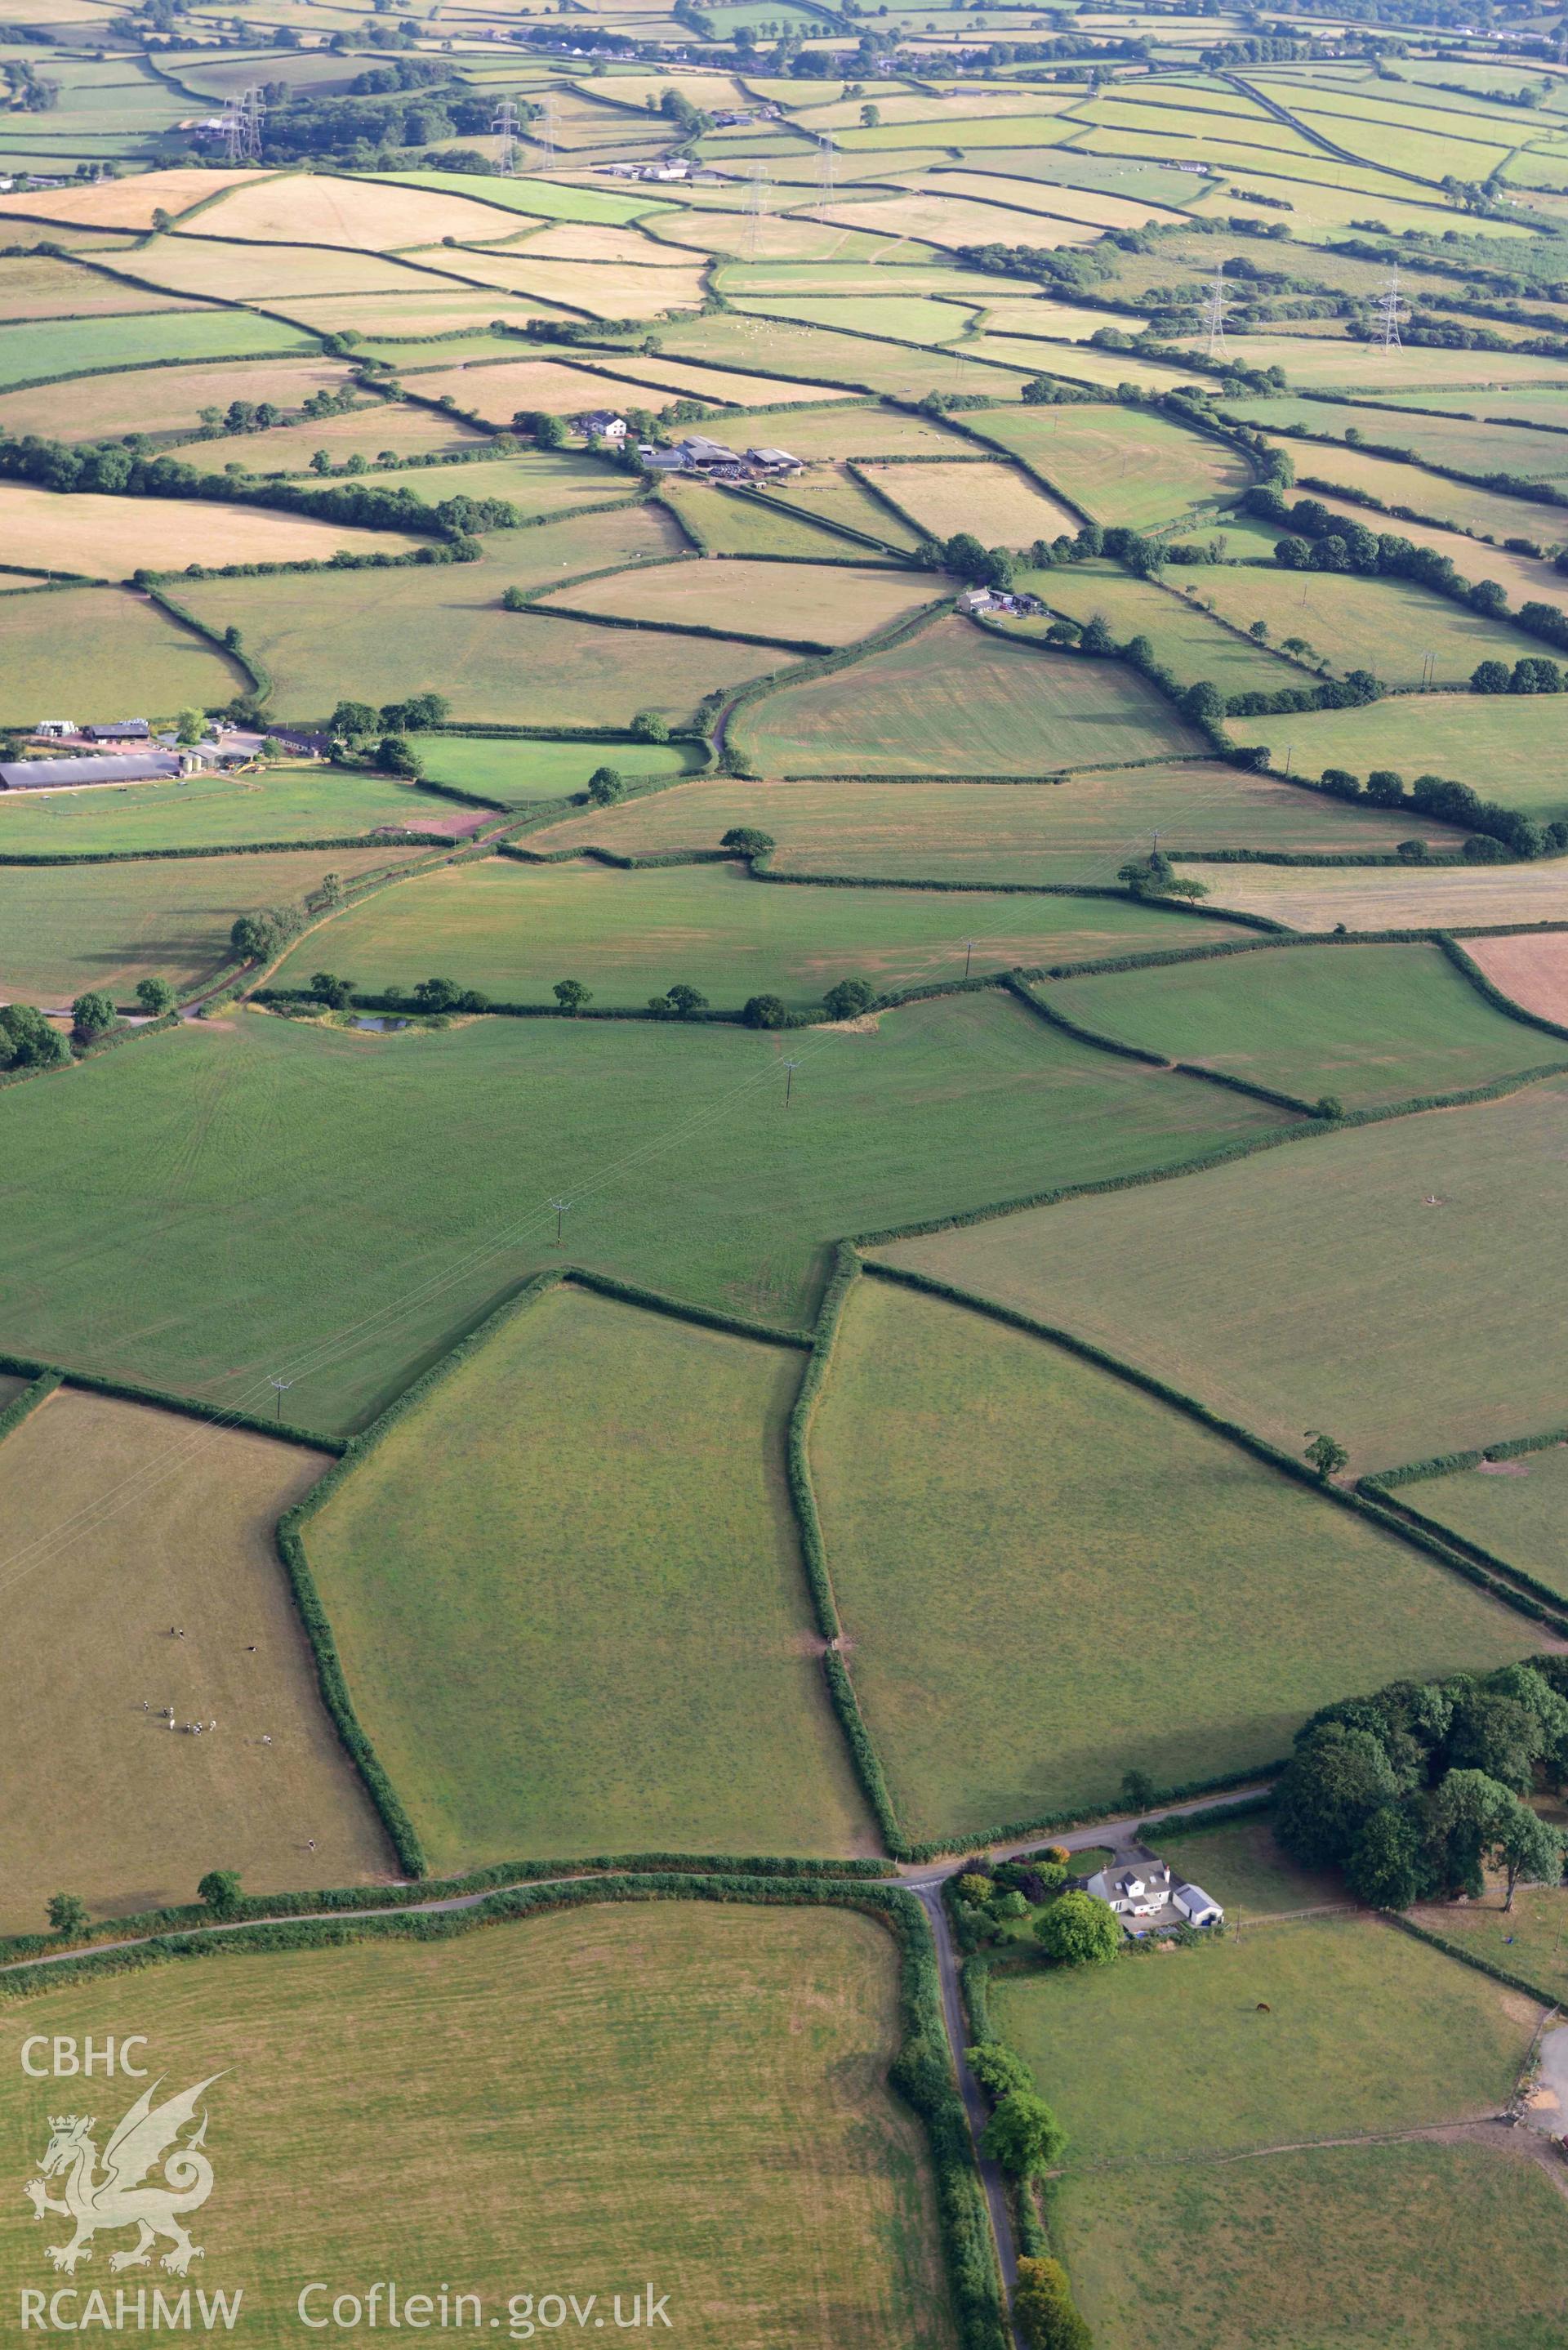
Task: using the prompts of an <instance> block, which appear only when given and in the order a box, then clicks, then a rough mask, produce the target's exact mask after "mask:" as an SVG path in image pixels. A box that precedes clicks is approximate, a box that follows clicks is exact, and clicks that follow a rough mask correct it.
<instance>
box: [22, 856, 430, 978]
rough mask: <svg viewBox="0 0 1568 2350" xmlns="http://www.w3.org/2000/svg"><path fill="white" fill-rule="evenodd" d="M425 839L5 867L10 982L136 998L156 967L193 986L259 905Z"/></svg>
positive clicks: (297, 894)
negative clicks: (400, 844)
mask: <svg viewBox="0 0 1568 2350" xmlns="http://www.w3.org/2000/svg"><path fill="white" fill-rule="evenodd" d="M419 854H420V851H419V850H418V849H402V848H327V849H316V850H311V849H307V848H304V847H301V848H299V849H296V850H289V849H284V850H281V851H279V852H278V853H277V854H275V855H267V854H263V855H261V856H257V857H202V858H192V859H191V860H189V861H188V862H187V861H184V860H180V861H173V862H169V863H164V862H162V861H161V860H160V859H156V858H153V859H149V860H148V861H147V862H146V863H141V862H140V861H139V862H136V863H128V864H124V865H92V866H87V867H82V866H69V865H40V866H35V867H32V868H27V867H23V866H9V867H4V868H0V991H3V992H4V993H6V994H7V995H17V996H21V997H23V998H25V999H26V1001H27V1002H29V1003H45V1004H56V1003H69V1002H70V1000H71V998H72V997H73V996H74V995H77V994H78V993H80V991H81V990H82V989H83V988H86V987H96V988H105V989H107V990H108V992H109V994H110V995H112V996H113V997H114V998H115V1000H116V1002H117V1003H121V1004H122V1005H124V1006H126V1007H127V1008H134V1006H133V1003H132V996H133V991H134V989H135V987H136V983H137V982H138V980H140V979H145V978H146V977H147V976H148V974H149V973H150V972H154V973H156V974H157V975H158V976H159V977H160V978H162V979H167V980H169V981H170V982H171V984H172V985H174V986H175V987H177V988H180V989H185V988H189V987H193V986H194V985H196V983H198V982H199V981H201V980H203V979H206V978H207V977H209V976H210V975H211V974H213V972H218V971H220V970H222V968H223V965H224V964H225V963H227V962H231V961H232V960H233V957H232V954H231V951H230V947H229V931H230V929H231V927H232V926H233V924H234V920H235V919H236V917H237V916H238V915H241V914H245V913H249V912H250V911H251V910H253V909H254V908H255V907H257V906H276V905H291V906H297V905H300V904H302V903H303V901H304V899H306V896H307V895H308V894H309V892H310V891H311V890H313V889H316V888H317V885H318V884H319V882H320V880H321V878H322V876H323V874H325V873H329V872H330V873H337V874H340V875H341V876H342V878H343V879H344V880H345V881H350V880H352V879H354V878H355V877H356V876H357V875H360V874H366V873H373V872H376V871H378V870H380V869H383V868H388V867H390V866H393V865H396V864H398V863H400V862H403V861H406V860H407V859H408V858H410V857H417V856H418V855H419Z"/></svg>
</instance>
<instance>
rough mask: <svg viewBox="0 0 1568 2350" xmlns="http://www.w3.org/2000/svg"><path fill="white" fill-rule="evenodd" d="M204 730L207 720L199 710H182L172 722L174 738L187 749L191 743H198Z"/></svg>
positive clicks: (205, 729)
mask: <svg viewBox="0 0 1568 2350" xmlns="http://www.w3.org/2000/svg"><path fill="white" fill-rule="evenodd" d="M206 731H207V721H206V718H205V715H204V714H203V712H201V711H200V710H182V712H180V715H179V717H178V718H177V719H176V720H175V722H174V739H175V741H176V742H177V743H182V744H183V745H184V746H185V748H186V749H187V750H189V748H190V747H191V745H192V743H199V742H200V741H201V740H202V735H203V734H205V733H206Z"/></svg>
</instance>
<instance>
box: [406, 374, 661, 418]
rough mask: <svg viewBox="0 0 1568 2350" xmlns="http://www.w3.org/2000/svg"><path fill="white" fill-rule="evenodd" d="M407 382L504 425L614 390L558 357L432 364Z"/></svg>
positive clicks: (584, 403)
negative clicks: (467, 364) (447, 365)
mask: <svg viewBox="0 0 1568 2350" xmlns="http://www.w3.org/2000/svg"><path fill="white" fill-rule="evenodd" d="M409 381H410V389H411V390H415V391H417V392H418V393H419V395H420V398H421V400H444V399H445V397H446V395H447V393H448V392H450V393H451V394H452V398H453V400H455V401H456V402H457V405H458V407H459V408H461V409H464V410H466V411H469V412H470V413H471V414H472V415H474V416H483V418H484V419H485V421H486V422H487V423H491V424H510V423H511V421H512V419H513V418H514V416H517V415H526V414H528V413H530V412H532V411H535V410H536V409H543V410H544V411H546V412H547V413H548V414H550V415H552V416H573V415H575V414H576V411H578V410H579V409H583V408H603V407H604V406H606V405H607V402H608V401H609V400H611V399H613V397H614V394H615V386H614V385H613V384H611V383H607V382H606V380H605V379H604V377H603V376H601V375H590V374H589V373H588V371H587V369H586V368H574V367H566V366H563V365H562V363H561V362H560V361H559V360H558V359H503V360H501V361H500V362H499V363H498V364H496V365H493V366H492V365H489V364H485V365H482V366H473V367H455V368H434V369H431V370H430V371H429V372H428V373H427V372H426V371H425V370H424V369H421V371H420V373H419V374H418V375H414V376H410V379H409ZM630 396H631V395H630V394H629V392H628V399H629V398H630ZM672 396H673V395H672ZM648 404H649V406H651V405H652V404H653V403H652V402H651V401H650V402H649V403H648Z"/></svg>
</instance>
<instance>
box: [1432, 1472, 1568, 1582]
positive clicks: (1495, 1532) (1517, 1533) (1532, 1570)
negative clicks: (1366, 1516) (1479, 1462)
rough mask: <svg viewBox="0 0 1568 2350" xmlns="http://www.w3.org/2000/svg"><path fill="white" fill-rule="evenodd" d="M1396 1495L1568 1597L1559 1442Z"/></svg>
mask: <svg viewBox="0 0 1568 2350" xmlns="http://www.w3.org/2000/svg"><path fill="white" fill-rule="evenodd" d="M1389 1465H1392V1464H1391V1463H1390V1464H1389ZM1399 1498H1400V1499H1401V1500H1402V1501H1405V1502H1407V1503H1409V1505H1410V1507H1411V1508H1412V1509H1416V1510H1419V1511H1420V1513H1421V1514H1422V1516H1423V1517H1427V1518H1436V1519H1437V1521H1438V1524H1439V1525H1445V1526H1451V1527H1452V1528H1453V1531H1454V1532H1455V1534H1463V1535H1464V1536H1465V1537H1466V1539H1467V1540H1468V1541H1470V1542H1473V1543H1479V1544H1480V1546H1481V1548H1482V1549H1483V1550H1490V1552H1491V1553H1492V1555H1494V1557H1497V1558H1505V1559H1507V1560H1508V1562H1509V1564H1510V1565H1512V1566H1521V1567H1523V1568H1524V1570H1525V1572H1526V1573H1527V1574H1529V1575H1536V1576H1537V1577H1539V1579H1540V1580H1541V1581H1542V1583H1545V1584H1549V1585H1550V1586H1551V1587H1552V1590H1553V1591H1560V1592H1561V1593H1562V1594H1563V1597H1564V1598H1565V1599H1568V1555H1565V1552H1564V1544H1563V1534H1564V1531H1565V1530H1568V1452H1565V1451H1564V1448H1563V1446H1561V1445H1552V1446H1550V1447H1548V1448H1546V1449H1544V1450H1542V1451H1540V1452H1526V1453H1523V1454H1521V1456H1520V1457H1519V1458H1518V1459H1517V1460H1513V1461H1499V1462H1498V1463H1497V1464H1496V1466H1495V1467H1491V1466H1488V1467H1483V1468H1480V1469H1456V1470H1454V1471H1451V1472H1450V1474H1449V1475H1448V1476H1446V1477H1424V1478H1422V1479H1421V1480H1420V1482H1418V1483H1417V1484H1414V1485H1411V1486H1408V1487H1402V1488H1401V1489H1400V1495H1399Z"/></svg>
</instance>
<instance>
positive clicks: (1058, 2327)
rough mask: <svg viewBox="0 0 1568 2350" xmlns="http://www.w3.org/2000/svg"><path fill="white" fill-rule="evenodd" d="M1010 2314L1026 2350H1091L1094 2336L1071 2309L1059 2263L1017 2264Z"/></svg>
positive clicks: (1068, 2292)
mask: <svg viewBox="0 0 1568 2350" xmlns="http://www.w3.org/2000/svg"><path fill="white" fill-rule="evenodd" d="M1012 2314H1013V2316H1014V2318H1015V2319H1016V2320H1017V2323H1018V2327H1019V2330H1020V2332H1021V2333H1022V2334H1023V2339H1024V2340H1025V2342H1027V2343H1028V2345H1029V2350H1091V2345H1092V2343H1093V2341H1094V2336H1093V2334H1091V2333H1090V2331H1089V2325H1088V2321H1087V2320H1086V2319H1085V2317H1083V2316H1081V2315H1080V2314H1079V2312H1078V2311H1077V2309H1076V2308H1075V2306H1074V2302H1073V2294H1072V2289H1071V2287H1070V2286H1069V2285H1068V2282H1067V2272H1066V2270H1065V2269H1064V2267H1063V2266H1062V2263H1061V2262H1060V2261H1053V2260H1039V2261H1034V2260H1021V2261H1020V2262H1019V2263H1018V2289H1017V2291H1016V2292H1015V2293H1014V2294H1013V2296H1012Z"/></svg>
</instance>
